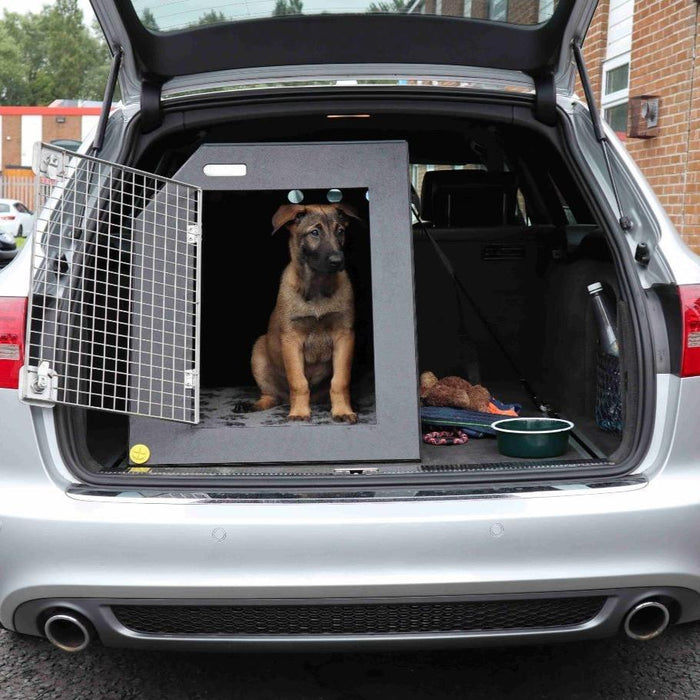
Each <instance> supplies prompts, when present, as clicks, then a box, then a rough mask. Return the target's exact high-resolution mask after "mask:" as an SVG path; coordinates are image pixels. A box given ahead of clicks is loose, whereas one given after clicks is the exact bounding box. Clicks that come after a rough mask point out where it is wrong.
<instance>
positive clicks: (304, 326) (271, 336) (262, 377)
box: [251, 204, 359, 423]
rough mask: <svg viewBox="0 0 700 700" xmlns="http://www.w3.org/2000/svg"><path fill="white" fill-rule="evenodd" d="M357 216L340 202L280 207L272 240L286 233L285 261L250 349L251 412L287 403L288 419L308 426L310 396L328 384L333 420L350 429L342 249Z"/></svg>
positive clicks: (349, 301) (349, 341)
mask: <svg viewBox="0 0 700 700" xmlns="http://www.w3.org/2000/svg"><path fill="white" fill-rule="evenodd" d="M358 218H359V217H358V215H357V214H356V213H355V212H354V211H353V210H352V208H350V207H349V206H347V205H345V204H314V205H301V204H284V205H283V206H281V207H280V208H279V209H278V210H277V211H276V212H275V215H274V216H273V217H272V229H273V231H272V233H273V235H274V233H276V232H277V231H279V230H280V229H281V228H284V227H286V228H287V229H288V230H289V233H290V236H289V256H290V258H291V261H290V263H289V264H288V265H287V267H286V268H285V270H284V272H283V273H282V279H281V281H280V288H279V293H278V295H277V303H276V305H275V308H274V310H273V312H272V315H271V316H270V321H269V324H268V328H267V333H266V334H265V335H263V336H260V338H258V339H257V341H256V342H255V345H254V346H253V355H252V358H251V366H252V370H253V376H254V377H255V381H256V382H257V384H258V387H259V389H260V398H259V399H258V401H257V402H256V403H255V406H254V408H255V410H256V411H264V410H266V409H268V408H272V407H273V406H277V405H278V404H280V403H284V402H285V401H287V399H289V403H290V409H289V415H288V416H287V420H290V421H308V420H310V419H311V399H312V397H313V398H316V396H317V395H318V393H320V391H319V390H320V389H323V388H324V385H325V383H326V382H327V380H328V379H329V378H330V380H331V381H330V398H331V414H332V416H333V420H336V421H345V422H347V423H357V414H356V413H355V412H354V411H353V410H352V407H351V404H350V372H351V367H352V359H353V351H354V346H355V332H354V322H355V303H354V296H353V290H352V284H351V283H350V278H349V277H348V274H347V272H345V255H344V253H343V246H344V243H345V231H346V229H347V227H348V225H349V224H350V219H358Z"/></svg>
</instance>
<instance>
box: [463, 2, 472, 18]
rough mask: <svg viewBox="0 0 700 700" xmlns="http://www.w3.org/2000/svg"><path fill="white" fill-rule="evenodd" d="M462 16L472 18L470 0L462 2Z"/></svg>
mask: <svg viewBox="0 0 700 700" xmlns="http://www.w3.org/2000/svg"><path fill="white" fill-rule="evenodd" d="M462 14H463V16H464V17H471V16H472V0H464V12H463V13H462Z"/></svg>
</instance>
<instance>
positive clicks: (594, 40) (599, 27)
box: [576, 0, 643, 106]
mask: <svg viewBox="0 0 700 700" xmlns="http://www.w3.org/2000/svg"><path fill="white" fill-rule="evenodd" d="M638 1H640V2H641V1H643V0H638ZM609 14H610V0H600V1H599V2H598V8H597V9H596V11H595V14H594V15H593V21H592V22H591V26H590V28H589V29H588V34H586V41H585V42H584V44H583V58H584V60H585V62H586V69H587V70H588V77H589V78H590V79H591V87H592V88H593V94H594V95H595V96H596V98H597V100H598V106H600V94H601V90H602V80H603V61H604V60H605V51H606V49H607V45H608V16H609ZM576 94H577V95H580V96H581V98H582V99H583V88H582V87H581V82H580V80H579V79H578V76H577V77H576Z"/></svg>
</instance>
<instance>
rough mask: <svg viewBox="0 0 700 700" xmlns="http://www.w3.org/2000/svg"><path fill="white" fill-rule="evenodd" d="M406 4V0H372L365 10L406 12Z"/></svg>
mask: <svg viewBox="0 0 700 700" xmlns="http://www.w3.org/2000/svg"><path fill="white" fill-rule="evenodd" d="M408 4H409V3H408V2H407V0H380V1H379V2H373V3H372V4H371V5H370V6H369V7H368V8H367V12H406V10H407V9H408Z"/></svg>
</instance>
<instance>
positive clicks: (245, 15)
mask: <svg viewBox="0 0 700 700" xmlns="http://www.w3.org/2000/svg"><path fill="white" fill-rule="evenodd" d="M132 5H133V7H134V10H135V11H136V13H137V15H138V16H139V19H140V20H141V23H142V24H143V25H144V26H145V27H146V28H147V29H149V30H151V31H154V32H171V31H176V30H180V29H185V28H191V27H197V26H203V25H207V24H221V23H225V22H238V21H242V20H250V19H262V18H266V17H283V16H289V15H320V14H353V15H357V14H412V15H426V16H435V15H442V16H446V17H451V18H463V19H486V20H491V21H495V22H504V23H507V24H516V25H533V24H539V23H541V22H546V21H547V20H548V19H549V18H550V17H551V16H552V13H553V12H554V10H555V8H556V6H557V0H232V1H231V2H225V3H220V2H217V3H211V2H209V1H208V0H132Z"/></svg>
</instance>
